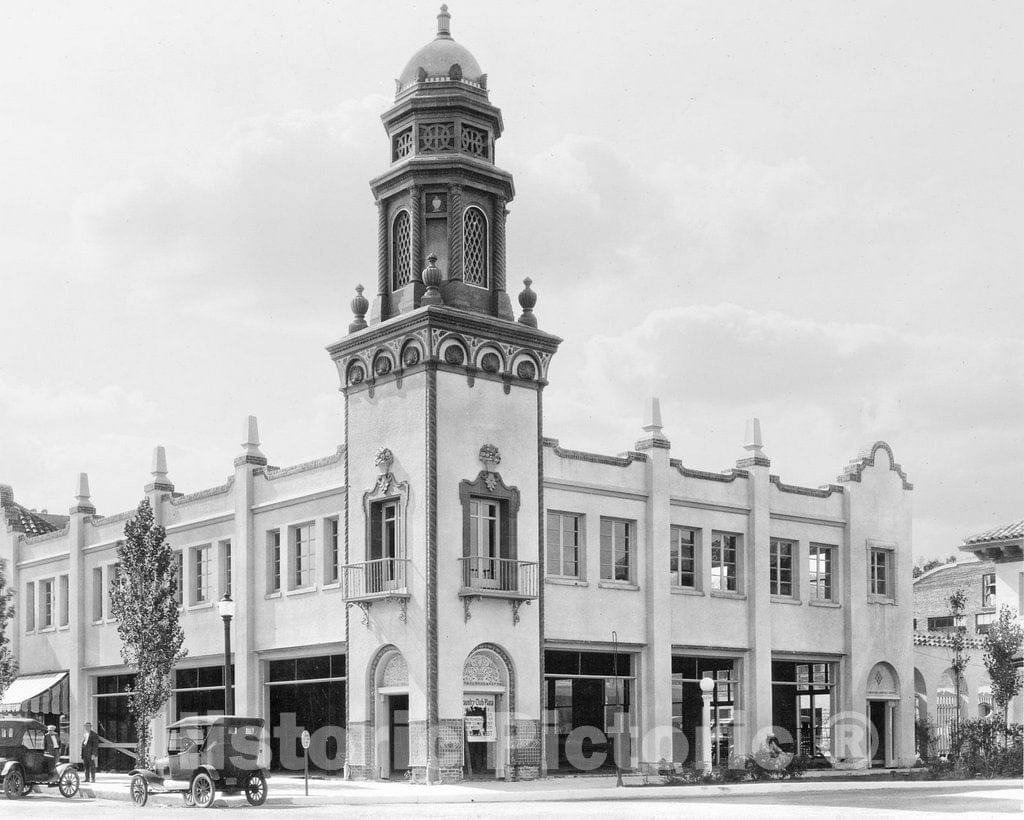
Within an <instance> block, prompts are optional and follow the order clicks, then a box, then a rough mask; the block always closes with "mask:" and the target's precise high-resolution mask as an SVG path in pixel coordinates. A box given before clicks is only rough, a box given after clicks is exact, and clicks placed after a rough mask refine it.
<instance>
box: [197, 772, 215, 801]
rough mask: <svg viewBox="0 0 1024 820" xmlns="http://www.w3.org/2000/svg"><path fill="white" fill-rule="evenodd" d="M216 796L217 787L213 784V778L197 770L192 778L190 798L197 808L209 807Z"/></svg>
mask: <svg viewBox="0 0 1024 820" xmlns="http://www.w3.org/2000/svg"><path fill="white" fill-rule="evenodd" d="M216 796H217V789H216V787H215V786H214V785H213V778H211V777H210V775H208V774H207V773H206V772H199V773H198V774H197V775H196V776H195V777H193V778H192V800H193V801H194V802H195V804H196V807H197V808H200V809H208V808H210V806H212V805H213V800H214V798H215V797H216Z"/></svg>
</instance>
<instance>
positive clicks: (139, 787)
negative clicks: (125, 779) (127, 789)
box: [131, 774, 149, 807]
mask: <svg viewBox="0 0 1024 820" xmlns="http://www.w3.org/2000/svg"><path fill="white" fill-rule="evenodd" d="M131 793H132V802H133V803H134V804H135V805H136V806H140V807H141V806H145V805H146V801H147V800H149V784H148V783H146V778H144V777H143V776H142V775H141V774H137V775H135V777H133V778H132V785H131Z"/></svg>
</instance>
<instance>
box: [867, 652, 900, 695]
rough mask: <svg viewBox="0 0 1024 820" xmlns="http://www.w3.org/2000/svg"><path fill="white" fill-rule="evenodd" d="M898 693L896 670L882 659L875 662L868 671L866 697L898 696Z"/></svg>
mask: <svg viewBox="0 0 1024 820" xmlns="http://www.w3.org/2000/svg"><path fill="white" fill-rule="evenodd" d="M899 695H900V689H899V679H898V676H897V675H896V670H895V669H893V668H892V666H890V665H889V664H887V663H885V662H884V661H882V662H881V663H876V664H875V665H874V666H873V667H872V668H871V671H870V672H869V673H868V687H867V696H868V698H869V699H871V698H898V697H899Z"/></svg>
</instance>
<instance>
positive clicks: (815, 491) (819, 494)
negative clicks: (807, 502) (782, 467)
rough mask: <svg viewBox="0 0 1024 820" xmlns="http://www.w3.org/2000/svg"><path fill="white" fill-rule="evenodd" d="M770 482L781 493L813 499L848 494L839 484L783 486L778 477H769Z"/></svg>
mask: <svg viewBox="0 0 1024 820" xmlns="http://www.w3.org/2000/svg"><path fill="white" fill-rule="evenodd" d="M768 480H769V481H770V482H771V483H772V484H774V485H775V487H776V488H777V489H778V491H779V492H780V493H793V494H794V495H807V496H810V497H811V498H828V497H829V496H831V495H832V493H842V492H846V491H845V490H844V489H843V488H842V487H840V486H839V485H838V484H826V485H824V486H823V487H798V486H796V485H794V484H783V483H782V479H780V478H779V477H778V476H777V475H770V476H768Z"/></svg>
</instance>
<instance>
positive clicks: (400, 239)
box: [391, 211, 412, 290]
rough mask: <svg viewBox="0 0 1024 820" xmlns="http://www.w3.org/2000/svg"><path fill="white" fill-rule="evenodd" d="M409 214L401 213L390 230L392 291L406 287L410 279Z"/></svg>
mask: <svg viewBox="0 0 1024 820" xmlns="http://www.w3.org/2000/svg"><path fill="white" fill-rule="evenodd" d="M410 239H411V237H410V229H409V212H408V211H401V212H400V213H399V214H398V216H397V217H395V223H394V226H393V227H392V228H391V280H392V288H391V289H392V290H398V289H399V288H400V287H403V286H404V285H408V284H409V282H410V280H411V279H412V247H411V241H410Z"/></svg>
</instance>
